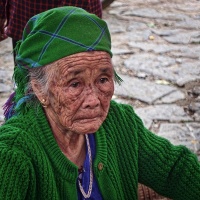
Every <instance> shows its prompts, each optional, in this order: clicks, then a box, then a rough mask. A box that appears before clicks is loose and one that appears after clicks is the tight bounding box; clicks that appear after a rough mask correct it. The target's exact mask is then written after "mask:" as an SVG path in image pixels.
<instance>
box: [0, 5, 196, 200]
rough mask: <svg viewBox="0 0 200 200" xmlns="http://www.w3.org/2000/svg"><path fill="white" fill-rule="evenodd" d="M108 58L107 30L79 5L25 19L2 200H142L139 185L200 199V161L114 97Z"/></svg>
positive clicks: (1, 175) (6, 130) (2, 130)
mask: <svg viewBox="0 0 200 200" xmlns="http://www.w3.org/2000/svg"><path fill="white" fill-rule="evenodd" d="M111 57H112V53H111V41H110V34H109V31H108V28H107V25H106V23H105V22H104V21H103V20H101V19H99V18H98V17H97V16H95V15H93V14H89V13H87V12H86V11H84V10H82V9H80V8H75V7H62V8H55V9H52V10H49V11H46V12H43V13H41V14H38V15H36V16H34V17H33V18H31V19H30V20H29V22H28V23H27V25H26V27H25V29H24V33H23V39H22V41H21V42H20V43H18V46H17V57H16V61H17V67H16V68H15V72H14V79H15V82H16V91H15V93H14V94H13V95H12V96H11V98H10V99H9V100H8V102H7V104H6V106H5V109H6V111H5V114H6V118H7V120H6V122H5V124H4V125H2V126H1V127H0V182H1V184H0V199H7V200H11V199H13V200H17V199H20V200H21V199H31V200H33V199H45V200H50V199H51V200H52V199H55V200H58V199H61V200H62V199H63V200H64V199H71V200H75V199H95V200H100V199H113V200H117V199H119V200H125V199H127V200H130V199H134V200H136V199H137V188H138V182H140V183H143V184H145V185H147V186H149V187H151V188H153V189H154V190H155V191H157V192H158V193H160V194H162V195H165V196H167V197H170V198H173V199H185V200H190V199H191V200H196V199H199V198H200V165H199V163H198V160H197V157H196V156H195V155H194V154H192V153H191V152H190V151H189V150H188V149H187V148H185V147H183V146H173V145H172V144H170V143H169V141H167V140H166V139H164V138H160V137H158V136H156V135H155V134H153V133H151V132H150V131H149V130H147V129H146V128H145V127H144V126H143V123H142V121H141V120H140V118H139V117H138V116H137V115H136V114H135V113H134V111H133V109H132V107H131V106H129V105H122V104H117V103H116V102H114V101H112V100H111V98H112V95H113V91H114V79H116V80H117V81H120V78H119V77H118V76H117V75H116V73H115V72H114V69H113V66H112V63H111Z"/></svg>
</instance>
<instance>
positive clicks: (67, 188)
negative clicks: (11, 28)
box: [0, 101, 200, 200]
mask: <svg viewBox="0 0 200 200" xmlns="http://www.w3.org/2000/svg"><path fill="white" fill-rule="evenodd" d="M95 140H96V157H95V160H94V162H93V170H94V175H95V177H96V180H97V182H98V185H99V189H100V191H101V194H102V196H103V199H105V200H106V199H108V200H125V199H127V200H136V199H137V187H138V182H140V183H143V184H145V185H147V186H149V187H151V188H153V189H154V190H155V191H157V192H158V193H160V194H162V195H164V196H168V197H170V198H172V199H178V200H197V199H200V165H199V162H198V160H197V157H196V156H195V155H194V154H192V153H191V152H190V151H189V150H188V149H187V148H185V147H183V146H173V145H172V144H170V142H169V141H167V140H166V139H163V138H160V137H158V136H156V135H155V134H153V133H151V132H150V131H148V130H147V129H146V128H145V127H144V126H143V123H142V121H141V120H140V118H139V117H138V116H137V115H136V114H135V113H134V111H133V109H132V107H131V106H128V105H122V104H117V103H116V102H114V101H112V102H111V106H110V110H109V114H108V116H107V119H106V120H105V121H104V123H103V124H102V126H101V127H100V129H99V130H98V131H97V132H96V133H95ZM77 176H78V169H77V167H76V166H75V165H74V164H73V163H72V162H70V161H69V160H68V159H67V158H66V157H65V156H64V155H63V154H62V152H61V150H60V149H59V147H58V145H57V143H56V140H55V139H54V136H53V134H52V131H51V128H50V126H49V124H48V121H47V119H46V117H45V114H44V112H43V110H42V107H37V108H31V109H30V110H28V112H27V113H26V114H25V115H21V116H20V115H19V116H16V117H13V118H11V119H10V120H8V121H7V122H6V123H5V124H4V125H2V126H1V127H0V199H4V200H22V199H31V200H36V199H38V200H67V199H70V200H76V199H77V188H76V180H77Z"/></svg>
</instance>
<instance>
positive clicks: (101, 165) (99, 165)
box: [98, 162, 103, 171]
mask: <svg viewBox="0 0 200 200" xmlns="http://www.w3.org/2000/svg"><path fill="white" fill-rule="evenodd" d="M98 169H99V170H100V171H101V170H102V169H103V163H101V162H100V163H99V164H98Z"/></svg>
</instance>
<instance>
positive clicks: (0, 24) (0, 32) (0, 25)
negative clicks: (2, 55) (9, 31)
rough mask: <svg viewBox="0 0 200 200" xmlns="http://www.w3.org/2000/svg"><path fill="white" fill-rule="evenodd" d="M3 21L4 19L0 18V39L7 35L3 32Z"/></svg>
mask: <svg viewBox="0 0 200 200" xmlns="http://www.w3.org/2000/svg"><path fill="white" fill-rule="evenodd" d="M5 22H6V20H4V19H0V41H2V40H5V39H6V38H7V37H8V36H7V35H6V34H5V30H6V27H5Z"/></svg>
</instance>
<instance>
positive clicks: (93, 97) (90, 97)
mask: <svg viewBox="0 0 200 200" xmlns="http://www.w3.org/2000/svg"><path fill="white" fill-rule="evenodd" d="M99 105H100V100H99V96H98V93H97V91H96V90H95V89H94V88H93V89H92V88H91V89H89V90H87V92H86V93H85V98H84V102H83V107H84V108H91V109H93V108H95V107H98V106H99Z"/></svg>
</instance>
